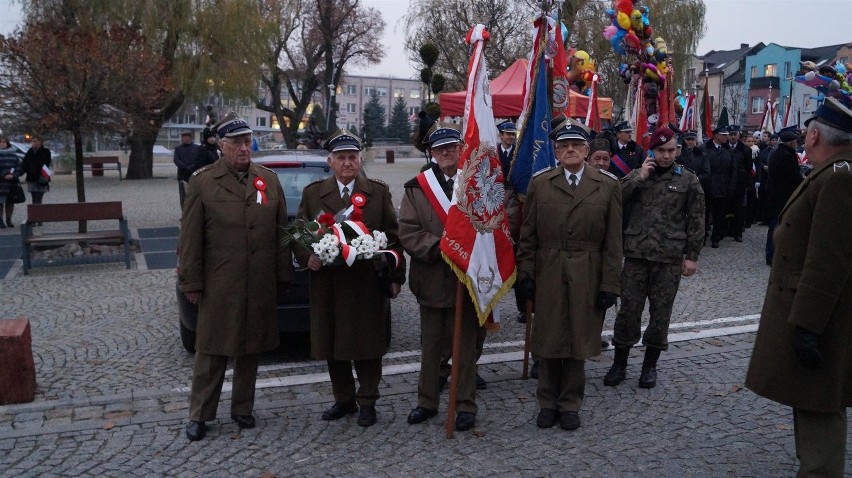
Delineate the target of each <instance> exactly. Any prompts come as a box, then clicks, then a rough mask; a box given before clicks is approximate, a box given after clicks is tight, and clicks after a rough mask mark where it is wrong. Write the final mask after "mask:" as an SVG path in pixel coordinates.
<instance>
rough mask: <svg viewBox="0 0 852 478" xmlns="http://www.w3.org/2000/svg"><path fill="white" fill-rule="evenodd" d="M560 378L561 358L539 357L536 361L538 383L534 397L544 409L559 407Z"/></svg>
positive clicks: (556, 408)
mask: <svg viewBox="0 0 852 478" xmlns="http://www.w3.org/2000/svg"><path fill="white" fill-rule="evenodd" d="M561 380H562V359H558V358H541V359H539V362H538V385H537V386H536V391H535V395H536V399H537V400H538V406H539V407H540V408H544V409H551V410H558V409H559V403H558V398H559V388H560V386H561Z"/></svg>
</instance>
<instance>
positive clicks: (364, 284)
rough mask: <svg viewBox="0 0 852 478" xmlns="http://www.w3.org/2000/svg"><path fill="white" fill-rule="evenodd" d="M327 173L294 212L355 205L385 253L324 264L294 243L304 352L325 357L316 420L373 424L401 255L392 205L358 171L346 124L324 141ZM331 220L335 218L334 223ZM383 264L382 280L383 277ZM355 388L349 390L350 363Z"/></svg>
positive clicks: (312, 214)
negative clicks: (300, 273) (305, 331)
mask: <svg viewBox="0 0 852 478" xmlns="http://www.w3.org/2000/svg"><path fill="white" fill-rule="evenodd" d="M325 146H326V149H328V151H329V155H328V164H329V166H330V167H331V170H332V171H333V173H334V175H333V176H332V177H329V178H327V179H324V180H320V181H315V182H313V183H311V184H309V185H307V186H306V187H305V189H304V191H303V192H302V202H301V204H300V205H299V211H298V213H297V217H300V218H303V219H306V220H314V219H316V218H317V217H318V216H319V215H320V214H323V213H330V214H336V215H338V218H341V219H342V217H343V216H344V215H345V214H344V213H346V211H347V210H352V208H353V207H354V205H355V204H356V203H358V205H359V206H360V210H361V214H362V216H363V218H362V219H361V222H363V223H364V225H365V226H366V227H367V229H368V230H369V231H370V232H372V231H374V230H377V231H381V232H384V233H385V234H386V235H387V240H388V249H392V250H395V251H396V252H397V253H398V254H397V257H398V259H399V260H398V262H394V261H393V260H387V256H383V257H381V256H376V257H375V258H373V259H368V260H356V261H355V262H354V263H352V266H351V267H350V266H347V265H345V264H342V265H326V266H324V265H323V264H322V262H320V259H319V257H317V255H316V254H314V253H313V252H312V251H309V250H306V249H296V251H295V254H296V258H297V259H298V261H299V263H300V264H302V265H306V266H307V267H308V268H309V269H310V299H311V355H312V356H313V357H314V358H315V359H320V360H323V359H324V360H326V361H327V362H328V374H329V376H330V377H331V388H332V392H333V393H334V402H335V403H334V405H333V406H332V407H331V408H329V409H328V410H326V411H325V412H323V414H322V419H323V420H337V419H340V418H343V417H344V416H346V415H349V414H352V413H355V412H358V411H359V407H360V413H359V415H358V424H359V425H361V426H363V427H369V426H371V425H373V424H375V423H376V408H375V404H376V400H378V398H379V382H380V381H381V379H382V356H384V354H385V353H386V352H387V348H388V343H389V341H390V336H389V333H390V322H389V321H390V315H389V314H390V303H389V302H388V298H389V297H391V298H393V297H396V296H397V295H398V294H399V291H400V288H401V286H402V284H403V283H405V261H404V259H403V256H402V247H401V246H400V243H399V237H398V235H397V230H398V227H399V226H398V223H397V218H396V210H395V209H394V206H393V202H392V200H391V193H390V189H389V188H388V185H387V184H385V183H383V182H381V181H378V180H375V179H368V178H366V177H364V176H362V175H361V174H360V172H361V140H360V139H359V138H358V137H356V136H355V135H353V134H351V133H350V132H348V131H346V130H340V131H337V132H336V133H335V134H333V135H332V136H331V137H330V138H329V139H328V140H327V141H326V144H325ZM338 222H339V221H338ZM382 269H384V270H385V271H386V272H387V276H386V277H387V278H388V279H389V280H387V281H386V280H383V279H382V277H381V276H380V273H382V272H383V270H382ZM353 362H354V367H355V371H356V372H357V374H358V383H359V384H360V387H359V388H358V390H357V392H356V390H355V379H354V377H353V376H352V367H353Z"/></svg>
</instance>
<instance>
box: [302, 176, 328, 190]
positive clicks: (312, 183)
mask: <svg viewBox="0 0 852 478" xmlns="http://www.w3.org/2000/svg"><path fill="white" fill-rule="evenodd" d="M326 179H328V178H321V179H317V180H316V181H311V182H309V183H308V184H306V185H305V187H306V188H309V187H311V186H313V185H314V184H319V183H321V182H323V181H325V180H326Z"/></svg>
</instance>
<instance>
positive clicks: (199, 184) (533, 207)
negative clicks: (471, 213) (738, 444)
mask: <svg viewBox="0 0 852 478" xmlns="http://www.w3.org/2000/svg"><path fill="white" fill-rule="evenodd" d="M826 105H827V106H825V105H824V106H821V107H820V108H819V109H818V110H817V112H816V114H815V116H814V118H812V119H811V120H810V121H809V122H808V123H810V126H809V127H808V128H807V131H806V133H805V134H804V136H801V135H800V134H799V132H798V131H796V130H795V129H786V130H782V131H781V132H780V133H779V135H778V137H777V138H773V137H771V136H768V135H760V138H759V139H758V138H757V136H758V135H754V136H751V135H748V134H746V133H745V132H744V131H741V130H740V128H739V127H737V126H731V127H721V126H720V127H718V128H716V129H715V130H714V131H713V137H712V138H711V139H709V140H708V141H707V142H706V143H705V144H704V145H701V146H699V145H697V144H696V143H697V141H696V139H697V138H696V134H695V132H692V131H686V132H681V131H678V130H677V129H676V128H672V127H669V126H661V127H657V128H656V129H655V130H654V131H653V132H652V133H651V134H650V135H649V137H648V138H647V144H648V148H649V149H648V151H645V150H643V149H642V148H641V147H640V146H639V145H638V144H636V143H635V141H633V140H632V139H631V138H630V136H631V133H632V131H631V129H630V127H629V126H628V125H626V124H620V125H617V126H616V127H615V128H614V129H613V130H612V131H610V132H603V133H602V134H598V135H595V133H594V132H592V131H590V130H589V129H588V128H587V127H586V126H585V125H583V124H582V123H580V122H577V121H575V120H573V119H571V118H566V117H564V116H562V115H560V116H558V117H556V118H554V119H553V121H552V123H551V133H550V139H551V141H552V143H553V148H554V152H555V156H556V160H557V165H556V167H553V168H551V169H549V170H547V171H545V172H543V173H540V174H538V175H536V176H535V177H534V178H533V179H532V180H531V182H530V185H529V188H528V191H527V193H526V194H524V195H519V194H515V193H514V191H512V188H511V187H509V186H505V187H506V192H507V194H506V199H505V204H504V206H505V208H506V210H507V212H508V214H507V216H508V218H509V222H510V224H509V228H510V230H511V231H512V235H513V239H515V241H516V243H517V248H516V250H515V253H516V259H517V282H516V284H517V286H516V288H515V292H516V300H517V305H518V309H519V311H522V310H523V309H522V306H524V305H526V302H527V301H533V302H534V303H535V314H534V315H533V316H531V317H529V320H532V336H531V343H530V350H531V352H532V353H533V355H534V357H535V358H536V359H537V361H538V364H539V367H538V368H539V374H538V383H537V391H536V399H537V402H538V406H539V412H538V416H537V418H536V424H537V426H538V427H541V428H548V427H552V426H555V425H556V424H557V423H558V424H559V426H560V427H561V428H563V429H565V430H575V429H577V428H578V427H580V426H581V419H580V412H581V410H582V406H583V399H584V393H585V382H586V376H585V371H584V368H585V361H586V360H587V359H589V358H591V357H594V356H596V355H599V354H600V353H601V350H602V348H604V347H605V346H608V344H607V343H606V342H603V341H600V340H599V339H600V338H601V330H602V325H603V319H604V314H605V313H606V310H607V309H609V308H611V307H613V306H615V305H616V304H617V303H618V302H619V300H618V299H619V297H620V303H619V304H618V312H617V314H616V319H615V326H614V337H613V340H612V344H613V346H614V349H615V353H614V359H613V363H612V366H611V367H610V369H609V371H608V372H607V373H606V375H605V377H604V379H603V383H604V385H606V386H611V387H615V386H618V385H620V384H621V383H622V382H623V381H624V380H625V379H626V377H627V363H628V360H629V356H630V351H631V349H632V347H633V346H635V345H637V344H639V343H640V342H641V343H642V344H643V345H644V346H645V351H644V358H643V360H642V367H641V373H640V376H639V380H638V386H639V387H640V388H653V387H655V386H656V385H657V380H658V373H657V362H658V359H659V357H660V355H661V354H662V352H664V351H665V350H666V349H667V348H668V340H667V339H668V329H669V324H670V321H671V316H672V306H673V303H674V300H675V297H676V295H677V291H678V288H679V285H680V281H681V277H689V276H692V275H693V274H695V272H696V271H697V269H698V258H699V255H700V253H701V250H702V247H703V246H704V243H705V238H706V236H707V235H709V236H710V241H711V247H718V244H719V242H720V241H721V240H723V239H724V238H726V237H729V236H730V237H733V239H734V240H735V241H737V242H741V241H742V234H743V229H744V228H746V227H750V226H751V225H752V224H753V223H754V222H755V221H763V222H765V223H766V224H767V225H768V226H769V229H770V232H769V234H768V241H767V264H772V265H773V269H772V274H771V278H770V286H771V287H770V288H769V293H768V295H767V299H766V305H765V307H764V312H763V314H762V319H761V323H760V329H759V332H758V338H757V342H756V346H755V355H754V357H753V358H752V362H751V366H750V368H749V373H748V379H747V385H748V386H749V387H750V388H752V389H753V390H755V391H756V392H757V393H759V394H761V395H764V396H766V397H768V398H771V399H773V400H777V401H779V402H781V403H785V404H788V405H791V406H793V407H794V410H795V417H796V422H795V425H796V426H795V433H796V439H797V451H798V452H799V457H800V460H801V463H802V469H803V470H804V469H814V470H831V471H832V473H834V472H836V471H837V469H838V468H837V467H838V466H839V467H840V474H841V475H842V468H843V462H844V458H843V456H844V453H845V436H846V432H845V429H846V428H845V427H846V415H845V407H847V406H850V405H852V387H850V386H849V382H848V380H846V379H847V378H848V377H849V373H850V372H852V366H850V364H849V358H850V357H852V344H850V341H849V336H850V335H849V330H850V329H849V327H850V324H852V321H850V320H849V318H850V317H849V312H848V311H849V310H852V305H850V304H848V303H847V302H849V300H850V299H849V297H852V290H849V287H850V285H849V280H848V276H849V275H850V273H852V251H850V249H849V244H852V230H850V223H849V221H848V218H847V217H846V216H845V215H847V214H848V211H849V210H852V204H847V203H849V201H852V184H849V183H850V181H852V171H850V169H852V166H850V163H849V161H852V111H850V110H848V109H846V108H845V107H843V106H842V105H839V104H838V103H836V102H833V101H829V102H827V103H826ZM808 123H806V124H808ZM215 129H216V132H217V136H218V137H219V138H221V139H222V143H221V150H222V159H221V160H220V161H217V162H215V163H213V164H212V165H208V166H202V167H200V169H197V170H196V171H195V172H194V173H192V175H191V180H190V181H189V182H188V187H187V196H186V198H187V199H186V204H185V205H184V209H183V219H182V228H181V249H180V251H181V258H180V260H181V275H180V278H179V280H180V287H181V290H182V291H183V292H184V293H185V294H186V296H187V298H188V299H189V300H190V302H192V303H197V304H198V305H199V325H198V327H199V328H198V339H197V343H196V349H197V352H196V358H195V365H194V375H193V382H192V383H193V386H192V394H191V399H190V402H191V406H190V422H189V424H188V425H187V428H186V436H187V437H188V438H189V439H190V440H193V441H194V440H200V439H202V438H203V437H204V436H205V433H206V430H207V428H206V422H207V421H209V420H212V419H213V418H214V417H215V413H216V408H217V404H218V397H219V393H220V391H221V387H222V381H223V377H224V370H225V368H224V367H225V364H226V363H227V361H228V358H229V357H235V359H236V366H235V373H234V394H233V398H232V403H231V416H232V418H233V419H234V420H235V421H236V423H237V425H238V426H239V427H241V428H252V427H254V426H255V421H254V417H253V414H252V410H253V402H254V393H253V390H254V381H255V380H256V375H257V354H258V353H260V352H263V351H264V350H269V349H271V348H273V347H275V346H276V345H277V333H276V332H275V327H274V317H275V310H274V309H275V306H274V305H275V300H274V298H275V295H276V293H280V292H281V291H282V290H285V289H286V287H287V286H288V282H289V280H290V278H291V275H292V271H293V264H292V262H291V261H290V257H291V254H292V256H293V257H295V258H296V260H297V262H298V263H299V264H300V265H301V266H302V267H306V268H307V269H308V270H309V271H310V272H309V274H310V297H311V351H312V355H313V357H314V358H317V359H323V360H326V361H327V365H328V371H329V375H330V377H331V385H332V387H331V388H332V393H333V400H334V403H333V404H332V406H331V407H330V408H328V409H327V410H326V411H324V412H323V413H322V416H321V418H322V419H323V420H327V421H333V420H339V419H341V418H344V417H346V416H347V415H350V414H356V413H357V414H358V419H357V423H358V425H360V426H363V427H369V426H372V425H374V424H375V423H377V421H378V416H377V412H376V407H375V404H376V402H377V400H378V399H379V398H380V396H379V395H380V394H379V383H380V381H381V377H382V357H383V356H384V355H385V353H386V352H387V347H388V341H387V336H386V333H387V328H386V323H387V319H388V317H387V314H388V313H389V303H388V301H389V300H391V299H393V298H395V297H397V296H398V294H399V292H400V290H401V285H402V284H403V283H404V282H405V281H406V276H407V278H408V280H409V281H410V289H411V291H412V293H413V294H414V296H415V298H416V299H417V303H418V305H419V309H420V320H421V345H422V347H421V369H420V379H419V383H418V390H417V405H416V407H415V408H414V409H413V410H412V411H411V412H410V414H409V415H408V419H407V421H408V423H409V424H412V425H416V424H419V423H423V422H425V421H427V420H429V419H430V418H432V417H434V416H436V415H437V413H438V408H439V403H440V398H439V395H440V393H441V390H442V388H443V385H444V384H445V383H446V378H445V377H446V375H445V374H443V373H442V368H444V365H445V363H444V362H445V361H446V358H447V355H448V350H449V348H450V343H451V342H452V340H453V333H454V332H453V321H454V317H455V314H456V310H455V309H456V307H457V302H456V281H457V279H456V277H455V273H454V272H453V271H452V269H451V268H450V266H449V265H448V264H447V262H446V261H444V260H443V258H442V257H441V253H440V241H441V237H442V235H443V234H444V226H445V224H444V222H445V221H446V217H447V211H448V209H449V206H450V203H451V201H452V200H453V197H454V191H455V190H456V188H458V179H459V178H458V174H459V170H458V167H459V161H460V152H461V149H462V147H463V140H462V136H461V132H460V131H459V129H458V128H457V127H456V126H455V125H452V124H447V123H441V122H435V123H434V124H433V125H432V126H431V128H429V129H428V131H426V132H425V133H424V134H423V135H422V137H423V139H422V141H423V143H424V144H425V149H426V151H427V155H428V157H429V158H431V161H430V163H429V164H428V165H427V166H426V167H424V168H423V169H422V170H421V172H420V173H419V174H418V175H417V176H416V177H415V178H413V179H411V180H410V181H408V182H406V183H405V185H404V191H405V192H404V196H403V198H402V201H401V206H400V210H399V216H398V217H397V214H396V212H395V210H394V203H393V200H392V198H391V195H390V189H389V187H388V185H387V184H384V183H383V182H381V181H379V180H375V179H371V178H366V177H364V176H363V175H361V174H360V172H361V167H362V164H361V161H362V159H361V149H362V145H361V141H360V139H359V138H358V137H356V136H355V135H353V134H352V133H350V132H348V131H346V130H340V131H338V132H336V133H335V134H333V135H332V136H331V137H330V138H329V139H328V140H327V141H326V142H325V148H326V149H327V150H328V164H329V166H330V169H331V171H332V173H333V175H332V176H330V177H328V178H326V179H323V180H319V181H316V182H314V183H312V184H310V185H308V186H307V187H306V188H305V189H304V191H303V194H302V200H301V204H300V206H299V212H298V217H299V218H300V219H302V220H304V221H312V220H314V219H316V220H320V218H322V216H323V215H334V217H335V221H359V222H358V224H361V223H363V226H361V227H365V228H366V229H367V230H379V231H383V232H384V234H385V235H386V237H387V239H388V248H389V249H390V250H391V251H388V252H393V253H394V255H395V256H396V257H398V258H399V260H397V261H396V262H389V261H387V260H383V261H377V260H372V261H371V260H363V261H358V260H354V261H353V262H347V264H348V266H338V265H334V264H330V263H328V262H326V261H325V260H324V259H323V258H321V257H320V256H319V252H318V249H316V248H314V249H313V250H312V249H311V248H308V247H306V246H304V245H302V244H300V243H298V242H295V243H294V242H290V243H287V242H285V241H281V230H282V226H283V225H284V223H285V222H286V216H285V215H284V212H283V211H284V210H285V209H286V205H285V204H284V201H285V198H284V196H283V194H282V193H281V188H280V185H279V184H278V180H277V178H276V176H275V174H274V173H272V172H271V171H269V170H265V168H263V167H262V166H259V165H256V164H255V163H253V162H252V161H251V134H252V133H251V129H250V128H249V127H248V125H247V124H246V123H245V122H244V121H242V120H240V119H239V118H231V119H229V120H227V121H224V120H223V122H222V123H220V124H219V125H217V126H216V128H215ZM498 130H499V136H500V138H501V144H499V145H497V152H496V153H497V158H498V160H499V161H500V162H501V165H502V167H503V171H504V174H511V168H512V166H513V163H512V162H513V160H514V156H513V153H514V152H515V146H514V138H515V135H516V130H515V128H514V124H512V123H511V122H503V123H501V124H500V125H499V126H498ZM776 140H777V141H776ZM773 141H776V144H773ZM802 142H804V145H805V150H806V153H807V156H808V159H809V161H810V166H811V167H812V168H813V169H814V172H813V173H812V174H811V175H810V176H809V177H808V178H807V179H806V178H805V177H804V175H803V174H802V171H803V170H804V169H805V168H802V167H801V166H800V160H799V158H800V154H799V153H798V152H797V149H798V148H800V147H801V143H802ZM829 166H830V168H829ZM802 182H805V183H806V184H803V185H800V183H802ZM247 198H248V199H247ZM255 198H256V201H255V200H254V199H255ZM707 209H709V212H708V211H707ZM353 211H354V212H353ZM353 214H356V215H357V217H356V216H353ZM782 220H783V224H784V226H785V227H784V228H783V229H778V228H777V226H778V224H779V223H780V222H781V221H782ZM773 228H775V229H776V232H775V233H774V234H773V233H772V229H773ZM773 238H774V239H775V240H776V241H777V243H776V244H775V245H774V246H773V245H772V239H773ZM285 244H286V245H285ZM824 244H828V245H824ZM202 245H203V247H202ZM775 249H777V250H778V253H777V255H779V256H780V257H781V258H782V259H783V260H781V261H779V260H777V259H776V260H773V253H774V252H773V251H774V250H775ZM402 251H405V252H406V253H407V254H408V256H409V257H410V271H409V272H408V274H406V266H407V264H406V261H405V259H404V256H402V254H401V253H402ZM828 269H831V270H833V271H834V272H837V271H838V270H839V269H842V270H843V273H842V274H841V276H840V277H842V279H841V280H839V281H836V280H831V279H827V277H838V276H837V275H836V274H834V275H832V274H830V273H828ZM821 271H822V272H821ZM773 281H778V282H777V283H778V287H777V291H776V290H775V288H774V287H772V286H773ZM353 297H355V298H357V303H353V301H352V300H349V299H351V298H353ZM646 302H647V303H649V304H650V320H649V323H648V325H647V326H646V328H645V330H644V332H643V331H642V328H641V316H642V312H643V310H644V308H645V304H646ZM459 303H461V304H462V305H461V307H462V308H463V310H462V311H461V314H460V316H461V317H462V320H461V333H460V336H459V337H458V339H459V340H460V343H461V346H462V347H461V350H462V354H461V355H460V356H458V357H457V362H458V363H455V361H454V363H453V365H452V366H453V367H458V371H457V372H458V374H457V380H458V383H454V384H452V385H453V386H454V387H456V390H457V391H458V393H457V395H455V397H456V398H455V399H456V402H455V404H454V405H455V409H456V411H457V415H456V417H455V428H456V430H460V431H464V430H469V429H471V428H473V427H474V426H475V423H476V414H477V412H478V407H477V404H476V390H477V388H481V387H478V386H477V385H478V384H477V377H478V374H477V372H476V362H477V360H478V358H479V354H481V350H482V343H483V341H484V340H485V328H484V327H483V326H482V325H481V324H480V323H479V321H478V320H477V318H476V313H475V312H474V304H473V302H472V301H471V299H470V298H469V297H467V296H465V297H463V298H462V300H461V302H459ZM791 311H792V312H791ZM524 318H525V319H526V318H527V317H524ZM783 343H786V344H787V346H786V348H785V347H783ZM353 368H354V370H355V372H356V373H357V384H358V386H357V387H356V376H355V375H353ZM483 384H484V381H483ZM801 390H811V391H812V392H813V393H812V394H811V398H808V397H804V396H802V394H801V393H798V392H799V391H801ZM821 434H822V435H821ZM817 436H826V437H830V442H831V447H830V452H829V453H826V452H825V449H824V447H819V446H814V445H813V443H814V442H815V441H817V440H815V439H814V437H817ZM805 442H807V443H805ZM832 473H829V474H828V475H826V476H835V474H832Z"/></svg>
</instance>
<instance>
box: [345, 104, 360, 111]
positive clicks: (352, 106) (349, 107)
mask: <svg viewBox="0 0 852 478" xmlns="http://www.w3.org/2000/svg"><path fill="white" fill-rule="evenodd" d="M357 107H358V105H357V104H355V103H346V112H347V113H355V112H356V111H357V110H356V108H357Z"/></svg>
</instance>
